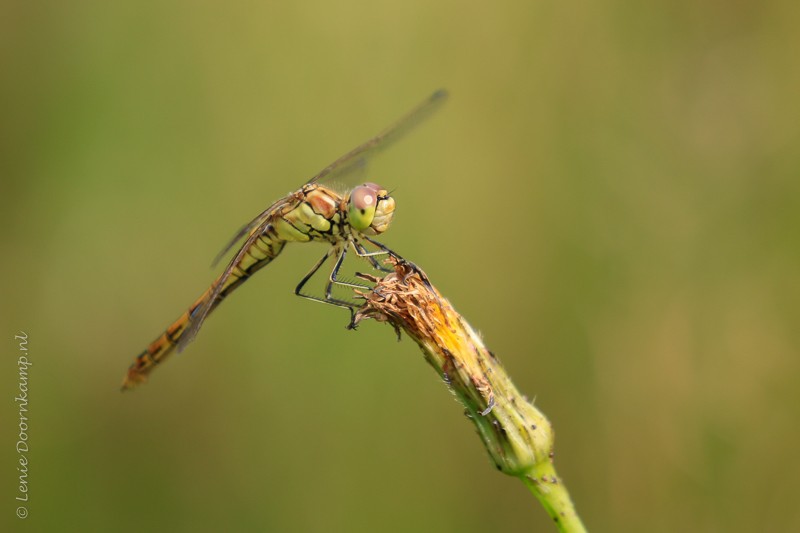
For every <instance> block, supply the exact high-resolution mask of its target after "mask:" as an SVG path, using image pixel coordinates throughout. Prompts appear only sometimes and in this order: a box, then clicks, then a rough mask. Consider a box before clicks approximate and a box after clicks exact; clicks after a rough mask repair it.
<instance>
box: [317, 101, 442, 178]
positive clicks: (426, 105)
mask: <svg viewBox="0 0 800 533" xmlns="http://www.w3.org/2000/svg"><path fill="white" fill-rule="evenodd" d="M446 100H447V91H445V90H444V89H439V90H438V91H436V92H435V93H433V94H432V95H430V96H429V97H428V98H426V99H425V101H424V102H422V103H420V104H419V105H417V106H416V107H415V108H414V109H412V110H411V111H409V112H408V113H407V114H406V115H405V116H403V117H402V118H401V119H400V120H398V121H397V122H395V123H394V124H392V125H391V126H389V127H388V128H386V129H385V130H383V131H382V132H380V133H378V134H377V135H376V136H374V137H372V138H371V139H369V140H367V141H366V142H364V143H362V144H361V145H359V146H357V147H355V148H353V149H352V150H350V151H349V152H347V153H346V154H344V155H343V156H341V157H340V158H339V159H337V160H336V161H334V162H333V163H331V164H330V165H328V166H327V167H325V168H323V169H322V170H321V171H320V172H319V173H318V174H317V175H316V176H314V177H313V178H311V179H310V180H308V184H312V183H317V182H320V181H324V182H325V183H331V182H333V183H336V182H339V181H342V180H343V178H344V177H345V176H346V175H348V174H351V173H353V172H357V171H363V169H364V166H365V164H366V161H367V159H369V158H371V157H372V156H373V155H375V154H376V153H378V152H380V151H381V150H383V149H385V148H388V147H389V146H391V145H392V144H393V143H394V142H395V141H397V140H398V139H400V138H402V137H403V136H404V135H405V134H406V133H408V132H409V131H411V130H412V129H414V127H416V126H417V125H418V124H420V123H422V122H424V121H425V119H427V118H428V117H430V116H431V115H433V114H434V113H435V112H436V111H437V110H438V109H439V108H440V107H442V104H444V103H445V101H446Z"/></svg>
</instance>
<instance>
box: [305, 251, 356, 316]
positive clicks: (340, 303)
mask: <svg viewBox="0 0 800 533" xmlns="http://www.w3.org/2000/svg"><path fill="white" fill-rule="evenodd" d="M334 253H336V254H337V255H338V257H337V259H336V264H335V265H334V268H333V271H332V272H331V274H330V276H329V277H328V282H327V283H326V285H325V297H324V298H320V297H319V296H313V295H311V294H304V293H303V287H305V285H306V283H308V281H309V280H310V279H311V278H312V277H314V274H316V273H317V272H318V271H319V269H320V268H321V267H322V265H323V264H325V262H326V261H327V260H328V258H329V257H331V255H333V254H334ZM344 255H345V253H344V252H343V251H342V250H341V249H339V248H338V247H331V248H330V249H328V251H327V252H325V255H323V256H322V258H321V259H320V260H319V261H317V263H316V264H315V265H314V266H313V267H312V268H311V270H310V271H309V272H308V274H306V275H305V276H303V279H301V280H300V283H298V284H297V287H296V288H295V290H294V293H295V294H296V295H297V296H300V297H301V298H305V299H307V300H311V301H313V302H320V303H323V304H328V305H334V306H336V307H341V308H342V309H347V310H348V311H350V323H349V324H348V325H347V328H348V329H355V316H356V309H357V308H358V306H357V305H355V304H353V303H351V302H347V301H344V300H339V299H337V298H334V297H333V295H332V294H331V291H332V287H333V284H338V285H345V286H348V287H355V288H360V289H369V287H367V286H365V285H356V284H352V283H346V282H343V281H339V280H337V279H336V274H338V271H339V268H340V267H341V265H342V262H343V261H344Z"/></svg>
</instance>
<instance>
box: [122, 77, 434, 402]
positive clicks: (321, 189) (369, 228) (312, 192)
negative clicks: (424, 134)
mask: <svg viewBox="0 0 800 533" xmlns="http://www.w3.org/2000/svg"><path fill="white" fill-rule="evenodd" d="M446 100H447V92H446V91H444V90H438V91H436V92H434V93H433V94H432V95H431V96H429V97H428V98H427V99H425V100H424V101H423V102H421V103H420V104H418V105H417V106H416V107H414V108H413V109H412V110H411V111H410V112H408V113H407V114H405V115H404V116H403V117H402V118H400V119H399V120H398V121H396V122H395V123H394V124H393V125H391V126H389V127H388V128H386V129H384V130H382V131H381V132H380V133H378V134H377V135H375V136H374V137H372V138H370V139H368V140H367V141H366V142H364V143H362V144H360V145H359V146H357V147H355V148H354V149H352V150H350V151H349V152H347V153H346V154H344V155H342V156H341V157H339V158H338V159H336V160H335V161H334V162H333V163H331V164H329V165H328V166H326V167H325V168H323V169H322V170H321V171H320V172H319V173H317V174H316V175H315V176H314V177H312V178H311V179H310V180H308V181H307V182H306V183H305V184H304V185H303V186H302V187H300V188H299V189H298V190H296V191H294V192H292V193H290V194H288V195H287V196H285V197H283V198H281V199H279V200H277V201H276V202H274V203H273V204H272V205H270V206H269V207H267V208H266V209H265V210H264V211H262V212H261V213H260V214H259V215H258V216H256V217H255V218H254V219H253V220H251V221H250V222H249V223H247V224H245V225H244V226H243V227H242V228H241V229H240V230H239V231H238V232H237V233H236V234H235V235H234V237H233V238H232V239H231V240H230V242H229V243H228V244H227V245H226V246H225V248H224V249H223V250H222V251H221V252H220V253H219V254H218V255H217V257H216V258H215V260H214V263H213V264H216V263H218V262H219V261H220V260H221V259H222V258H223V257H225V255H226V254H227V253H228V252H230V250H231V249H233V248H234V246H236V244H237V243H238V242H240V241H241V240H242V239H245V240H244V244H242V245H241V246H240V247H239V250H238V251H237V252H236V254H234V255H233V257H232V258H231V259H230V261H229V262H228V264H227V266H226V268H225V270H224V271H223V272H222V274H220V275H219V277H218V278H217V279H216V280H215V281H214V282H213V283H212V284H211V286H210V287H209V288H208V289H207V290H206V291H205V292H203V294H202V295H200V297H199V298H198V299H197V300H196V301H195V302H194V303H193V304H192V305H191V306H190V307H189V308H188V309H187V310H186V311H185V312H184V313H183V314H182V315H181V316H180V317H179V318H178V319H177V320H175V321H174V322H173V323H172V324H171V325H170V326H169V327H167V329H166V330H164V331H163V332H162V333H161V335H159V336H158V337H157V338H156V339H155V340H154V341H153V342H151V343H150V344H149V345H148V346H147V348H145V349H144V351H142V352H141V353H140V354H139V355H138V356H137V357H136V359H135V360H134V361H133V364H131V366H130V367H129V368H128V371H127V373H126V375H125V378H124V380H123V382H122V390H123V391H124V390H127V389H131V388H133V387H135V386H137V385H139V384H141V383H143V382H145V381H146V380H147V378H148V376H149V374H150V373H151V372H152V371H153V370H154V369H155V368H156V367H157V366H158V365H160V364H161V363H163V362H164V360H165V359H166V358H167V357H168V356H169V355H170V354H171V353H172V352H174V351H176V350H177V351H178V352H180V351H182V350H183V349H185V348H186V346H188V344H189V343H190V342H191V341H192V340H194V338H195V337H196V336H197V333H198V331H199V330H200V327H201V326H202V325H203V323H204V322H205V320H206V318H208V315H209V314H210V313H211V312H212V311H213V310H214V309H216V307H217V306H218V305H219V304H220V302H222V300H224V299H225V298H227V297H228V296H229V295H230V294H231V293H232V292H233V291H234V290H236V289H237V288H239V287H240V286H241V285H242V283H244V282H245V281H246V280H247V279H249V278H250V277H251V276H252V275H253V274H255V272H256V271H258V270H260V269H261V268H263V267H265V266H266V265H268V264H269V263H270V262H272V260H274V259H275V258H276V257H278V255H279V254H280V253H281V251H282V250H283V248H284V247H285V246H286V244H288V243H295V242H322V243H326V244H327V245H328V249H327V251H326V252H325V254H324V255H323V256H322V258H321V259H320V260H319V261H317V263H316V264H315V265H314V266H313V267H312V268H311V270H310V271H309V272H308V273H307V274H306V275H305V276H304V277H303V278H302V279H301V280H300V283H299V284H298V285H297V287H296V288H295V291H294V292H295V294H296V295H298V296H300V297H303V298H306V299H309V300H313V301H317V302H322V303H326V304H330V305H334V306H338V307H342V308H345V309H348V310H349V311H350V317H351V320H350V324H349V326H348V327H354V316H355V309H356V305H355V304H354V303H352V302H350V301H348V300H345V299H340V298H337V297H335V296H334V295H333V287H334V286H343V287H351V288H355V289H360V290H364V289H367V290H369V289H370V287H366V286H364V285H361V284H358V283H354V282H351V281H347V280H344V279H339V278H338V277H337V276H338V275H339V270H340V268H341V266H342V263H343V262H344V260H345V257H346V256H347V253H348V250H352V252H353V253H355V255H356V256H358V257H360V258H363V259H365V260H367V261H368V262H369V263H370V264H371V265H372V266H373V267H374V268H376V269H378V270H386V267H384V266H383V265H381V264H380V262H379V261H378V259H377V258H378V257H380V256H385V255H387V254H389V255H393V256H394V257H399V256H397V255H396V254H394V252H392V251H391V250H390V249H389V248H387V247H386V246H384V245H383V244H382V243H380V242H379V241H377V240H375V239H374V238H373V237H375V236H377V235H380V234H382V233H383V232H385V231H386V230H387V229H388V227H389V225H390V224H391V222H392V218H393V217H394V211H395V200H394V198H393V197H392V196H391V195H390V193H389V191H387V190H386V189H385V188H383V187H382V186H380V185H377V184H375V183H371V182H365V183H361V184H360V185H356V186H354V187H352V188H344V187H342V183H347V178H348V177H350V178H351V179H352V176H354V175H358V174H359V173H358V172H357V171H358V170H359V169H363V168H364V166H365V164H366V162H367V161H368V160H369V159H370V158H371V157H372V156H374V155H375V154H376V153H378V152H380V151H381V150H383V149H385V148H387V147H388V146H390V145H391V144H393V143H394V141H396V140H398V139H399V138H401V137H403V136H404V135H405V134H406V133H408V132H409V131H410V130H412V129H413V128H414V127H416V126H417V125H419V124H420V123H421V122H423V121H424V120H426V119H427V118H428V117H430V116H431V115H432V114H433V113H434V112H435V111H437V110H438V109H439V108H440V107H441V106H442V104H443V103H444V102H445V101H446ZM245 237H246V238H245ZM367 244H369V245H371V246H370V248H373V251H369V248H368V247H367ZM331 258H333V268H332V269H331V270H330V273H329V274H328V279H327V281H326V282H325V290H324V295H322V296H317V295H313V294H307V293H306V292H304V290H303V289H304V287H305V285H306V284H307V283H308V281H309V280H310V279H311V278H312V277H313V276H314V275H315V274H316V273H317V272H318V271H319V270H320V268H322V266H323V265H324V264H325V263H326V262H328V260H329V259H331Z"/></svg>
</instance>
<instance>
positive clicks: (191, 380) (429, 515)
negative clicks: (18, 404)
mask: <svg viewBox="0 0 800 533" xmlns="http://www.w3.org/2000/svg"><path fill="white" fill-rule="evenodd" d="M0 9H2V13H1V15H0V61H2V70H1V71H0V80H2V83H1V84H0V91H1V92H0V111H1V114H0V136H1V137H0V165H1V166H0V180H2V181H1V183H2V190H1V191H0V219H1V220H0V232H1V233H2V250H1V252H0V253H2V261H1V262H0V279H2V280H3V281H2V293H3V294H2V303H0V306H1V307H0V324H2V328H3V339H4V340H3V343H2V349H0V352H1V353H3V361H2V364H1V365H0V376H1V379H2V381H1V382H0V386H2V389H0V395H1V396H2V397H3V398H4V400H3V402H0V403H1V404H2V408H1V410H2V413H3V414H2V421H3V423H2V427H0V458H1V459H2V462H1V464H2V465H3V466H2V469H0V474H2V475H0V497H1V498H2V502H0V511H1V512H0V529H2V530H3V531H56V530H58V531H67V530H74V531H109V530H114V531H142V530H171V531H223V530H224V531H236V530H239V531H247V530H262V531H348V532H351V531H352V532H355V531H432V532H439V531H476V532H477V531H509V532H511V531H531V530H536V531H552V530H553V527H552V525H551V524H550V521H549V519H548V518H547V516H546V514H545V512H544V511H543V510H542V509H541V508H540V506H539V505H538V503H537V502H536V501H535V500H534V499H533V498H532V497H531V495H530V494H529V493H528V492H527V491H526V489H525V488H524V487H523V486H522V484H521V483H519V482H517V481H516V480H514V479H512V478H508V477H505V476H503V475H501V474H499V473H498V472H496V471H495V470H494V468H493V466H492V465H491V463H490V461H489V460H488V457H487V456H486V454H485V452H484V450H483V449H482V447H481V444H480V442H479V440H478V438H477V437H476V435H475V434H474V429H473V427H472V425H471V424H469V423H468V421H467V420H465V419H464V417H463V416H462V409H461V408H460V406H459V405H458V404H457V403H456V402H455V401H454V399H453V398H452V396H451V395H450V394H449V393H448V392H447V390H446V388H445V387H444V386H443V384H442V383H441V382H440V380H439V379H438V378H437V376H436V375H435V374H434V373H433V372H432V370H431V369H430V368H429V367H428V366H427V365H426V364H425V363H424V362H423V359H422V357H421V354H420V352H419V351H418V349H417V348H416V346H415V345H414V344H413V343H412V342H410V341H409V340H407V339H405V340H404V341H403V342H400V343H398V342H396V341H395V340H394V336H393V332H392V331H391V329H390V328H388V327H387V326H385V325H381V324H377V323H368V324H365V325H363V326H362V327H361V328H360V329H359V330H358V331H357V332H350V331H346V330H345V328H344V326H345V324H346V322H347V316H346V313H344V312H342V311H340V310H337V309H334V308H328V307H326V306H322V305H315V304H312V303H310V302H306V301H303V300H300V299H298V298H296V297H294V296H293V295H292V289H293V288H294V286H295V284H296V282H297V280H298V279H299V278H300V276H301V275H302V274H303V273H305V272H306V271H307V270H308V268H309V267H310V265H311V264H313V262H314V261H315V260H316V258H317V257H318V256H319V255H320V254H321V253H322V251H323V248H322V247H321V245H317V246H311V245H309V246H294V247H291V248H287V250H286V251H285V253H284V254H283V256H282V257H281V258H280V260H279V261H277V262H276V263H274V264H273V265H271V266H270V267H269V268H268V269H266V270H264V271H262V272H261V273H259V274H258V275H257V276H256V277H255V278H254V279H253V280H251V281H249V282H248V283H247V284H246V285H245V286H244V288H243V290H240V291H238V292H237V294H236V295H235V296H234V297H232V298H231V299H230V300H228V301H226V303H225V304H224V305H223V306H222V307H221V308H220V310H219V312H217V313H215V315H214V316H213V318H212V319H211V320H210V321H209V322H208V323H207V325H206V327H205V328H204V330H203V331H202V333H201V335H200V337H199V338H198V340H197V342H196V343H195V344H194V345H193V346H192V347H191V349H190V350H189V351H188V352H186V353H184V354H182V355H180V356H179V357H174V358H173V359H172V360H170V361H169V362H168V363H167V364H166V365H165V366H164V367H162V368H160V369H159V371H158V372H156V373H155V374H154V375H153V377H152V379H151V380H150V382H149V383H148V384H147V385H146V386H145V387H143V388H141V389H139V390H136V391H135V392H133V393H131V394H120V393H119V390H118V385H119V383H120V380H121V378H122V376H123V374H124V371H125V369H126V368H127V366H128V365H129V364H130V362H131V360H132V358H133V357H134V356H135V355H136V354H137V353H139V351H140V350H141V349H142V348H143V347H144V346H145V345H146V344H147V343H148V342H149V341H151V340H152V338H154V337H155V336H156V334H157V333H158V332H159V331H161V330H162V329H163V328H164V327H165V326H166V325H167V324H168V323H170V322H171V320H173V319H174V318H176V317H177V316H178V315H179V314H180V313H181V312H182V311H183V309H184V308H185V307H186V306H187V305H188V304H189V303H190V302H192V301H193V300H194V298H195V297H196V296H198V295H199V294H200V292H201V291H202V290H204V289H205V288H206V286H207V285H208V284H209V283H210V282H211V280H212V279H213V277H214V275H215V273H216V271H212V270H209V268H208V264H209V261H210V259H211V258H212V257H213V256H214V254H215V253H216V252H217V251H218V250H219V248H220V247H221V246H222V245H223V244H224V243H225V241H226V239H228V238H229V236H230V235H231V234H232V232H233V231H234V230H235V229H236V228H238V227H239V226H240V225H241V224H242V223H244V222H245V221H247V220H249V219H250V218H251V217H252V216H253V215H255V214H256V213H258V212H259V211H261V209H263V208H264V207H265V206H266V205H268V204H269V203H270V202H272V201H273V200H274V199H276V198H278V197H280V196H282V195H284V194H286V193H287V192H288V191H290V190H293V189H295V188H296V187H297V186H299V185H300V184H301V183H302V182H303V181H305V179H307V178H308V177H309V176H311V175H312V174H313V173H314V172H316V171H317V170H319V169H320V168H321V167H323V166H325V165H326V164H327V163H329V162H330V161H331V160H333V159H334V158H335V157H337V156H338V155H340V154H341V153H343V152H344V151H346V150H348V149H350V148H352V147H353V146H355V145H356V144H357V143H359V142H360V141H362V140H364V139H365V138H366V137H367V136H369V135H371V134H373V133H375V132H376V131H377V130H379V129H380V128H382V127H384V126H385V125H387V124H388V123H389V122H391V121H392V120H393V119H395V118H396V117H397V116H398V115H399V114H401V113H402V112H404V111H405V110H406V109H408V108H409V107H410V106H411V105H413V104H414V103H416V102H417V101H419V100H420V99H422V98H424V97H425V96H426V95H428V94H429V93H430V92H431V91H433V90H434V89H436V88H438V87H446V88H447V89H449V90H450V92H451V99H450V101H449V102H448V104H447V106H446V107H445V108H444V109H443V110H442V112H441V113H439V114H438V115H437V116H436V117H435V118H434V119H433V120H431V121H430V122H429V123H427V124H425V126H424V127H422V128H420V129H419V130H418V131H415V132H414V134H413V135H411V136H410V137H408V138H407V139H405V140H403V142H401V143H399V144H397V145H396V146H394V147H393V148H392V150H391V151H389V152H387V153H385V154H384V155H382V156H381V157H380V158H379V159H376V160H375V161H374V163H373V164H372V165H371V167H370V169H369V170H370V178H371V179H374V180H375V181H378V182H380V183H382V184H385V185H387V186H388V187H390V188H393V189H394V195H395V198H396V199H397V202H398V212H397V217H396V219H395V223H394V226H393V227H392V228H391V230H390V231H389V232H388V233H387V234H386V235H385V237H384V239H383V240H384V242H385V243H386V244H388V245H389V246H391V247H393V248H394V249H396V250H397V251H399V252H400V253H401V254H403V255H405V256H406V257H408V258H410V259H412V260H414V261H416V262H417V263H418V264H419V265H421V266H422V267H423V268H425V270H426V271H427V272H428V274H429V275H430V277H431V278H432V280H433V281H434V283H435V284H436V285H437V286H438V287H439V288H440V289H441V290H442V292H443V293H444V294H445V295H446V296H447V297H448V298H450V299H451V301H452V302H453V303H454V304H455V306H456V308H457V309H458V310H459V311H460V312H461V313H462V314H463V315H464V316H465V317H466V318H467V319H468V320H469V321H470V323H471V324H472V325H473V326H474V327H475V328H477V329H479V330H480V331H481V332H482V334H483V335H484V338H485V340H486V341H487V344H488V345H489V346H490V347H491V348H492V349H493V350H494V351H495V352H496V353H497V354H498V356H499V357H500V358H501V360H502V361H503V362H504V363H505V365H506V367H507V369H508V370H509V372H510V374H511V376H512V377H513V379H514V380H515V382H516V383H517V385H518V386H519V387H520V389H521V390H523V391H525V392H526V393H528V394H529V395H530V396H531V397H534V398H535V401H536V404H537V405H538V406H539V407H540V408H541V409H542V410H543V411H544V412H545V413H546V414H547V415H548V416H549V417H550V419H551V420H552V422H553V424H554V426H555V429H556V466H557V468H558V471H559V473H560V474H561V475H562V476H563V478H564V480H565V482H566V483H567V484H568V486H569V488H570V491H571V493H572V495H573V497H574V499H575V503H576V505H577V508H578V511H579V512H580V514H581V515H582V517H583V519H584V521H585V523H586V524H587V526H588V527H589V528H590V529H591V530H593V531H617V532H619V531H631V532H634V531H635V532H638V531H664V532H666V531H726V532H733V531H756V530H761V531H791V530H798V529H800V506H798V504H797V500H798V498H799V497H800V490H798V481H797V480H798V475H800V461H799V460H798V454H797V450H796V449H797V443H798V440H799V439H800V426H798V420H800V387H799V386H798V375H800V374H799V372H798V371H799V370H800V361H799V360H798V350H799V349H800V328H798V300H799V299H800V282H799V278H798V265H799V264H800V247H799V246H798V237H799V236H800V179H799V178H800V149H799V148H798V142H800V120H799V119H800V97H799V96H800V67H798V65H800V63H798V58H797V53H798V50H800V33H798V31H797V28H798V27H799V26H800V7H799V5H798V4H797V3H796V2H790V1H788V0H787V1H783V2H780V1H775V2H719V1H702V2H696V1H691V2H690V1H677V2H676V1H656V2H646V3H644V2H635V1H632V0H627V1H625V0H605V1H601V2H587V1H581V0H577V1H572V2H493V3H487V2H473V3H465V2H454V1H446V2H436V3H431V2H424V1H416V0H415V1H407V2H403V3H391V4H389V3H376V2H355V1H344V2H323V1H312V2H302V3H288V2H287V3H282V4H272V3H269V4H268V3H258V2H228V3H225V4H217V3H210V2H208V3H207V2H203V3H200V2H181V1H167V2H114V3H105V2H69V3H55V2H52V3H50V4H49V5H47V4H41V3H38V4H26V3H20V2H13V3H11V2H7V3H4V4H3V5H2V8H0ZM18 330H24V331H25V332H27V333H28V335H29V342H30V347H31V350H32V352H31V356H32V359H33V360H34V362H35V366H34V367H32V379H31V383H30V387H31V391H30V397H31V412H30V418H31V427H32V429H31V431H30V434H31V439H30V442H31V448H32V449H31V452H30V454H29V456H30V461H31V465H30V478H29V480H30V493H31V502H30V505H29V507H30V516H29V518H28V519H27V520H26V521H24V522H23V521H20V520H18V519H17V518H16V517H15V516H14V508H15V507H16V502H15V501H14V499H13V498H14V496H15V495H16V485H17V483H16V481H17V475H18V473H17V472H16V470H15V461H16V453H15V452H14V450H13V447H14V442H15V440H16V436H15V435H16V430H17V428H16V421H17V418H16V417H17V412H16V409H15V404H14V403H13V401H12V398H13V395H14V394H15V389H16V386H17V379H18V377H17V374H16V371H17V366H16V363H15V361H16V356H17V348H16V344H15V342H14V340H13V335H14V334H15V333H16V332H17V331H18Z"/></svg>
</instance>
